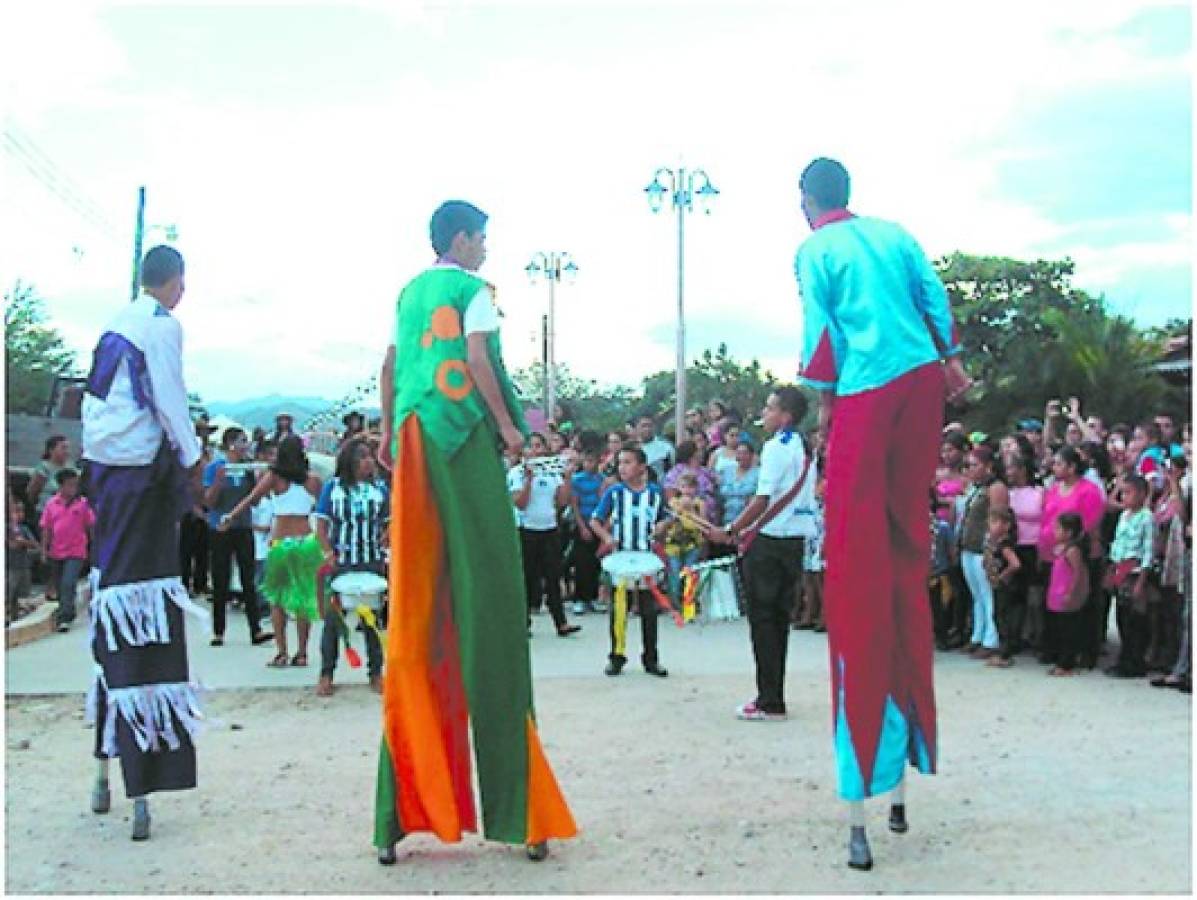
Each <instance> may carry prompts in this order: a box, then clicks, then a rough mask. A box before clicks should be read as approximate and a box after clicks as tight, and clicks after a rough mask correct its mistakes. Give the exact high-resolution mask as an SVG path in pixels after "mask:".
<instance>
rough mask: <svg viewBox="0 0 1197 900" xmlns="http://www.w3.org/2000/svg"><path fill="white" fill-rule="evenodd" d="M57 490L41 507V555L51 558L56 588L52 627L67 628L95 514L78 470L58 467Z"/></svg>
mask: <svg viewBox="0 0 1197 900" xmlns="http://www.w3.org/2000/svg"><path fill="white" fill-rule="evenodd" d="M54 477H55V480H56V481H57V483H58V493H56V494H55V495H54V496H53V497H51V498H50V500H49V502H48V503H46V508H45V509H44V510H42V521H41V526H42V555H43V556H44V557H45V558H46V559H48V560H49V561H50V580H51V581H52V582H53V583H54V584H55V585H57V587H58V611H57V612H56V613H55V615H54V624H55V627H56V628H57V629H58V630H59V631H61V632H65V631H69V630H70V627H71V623H72V622H73V621H75V589H76V587H77V586H78V583H79V578H80V577H81V576H82V575H83V573H84V572H85V571H86V570H87V551H88V546H89V544H90V542H91V531H92V528H93V527H94V526H95V524H96V517H95V514H94V513H93V512H92V510H91V506H89V505H88V503H87V498H86V497H81V496H79V473H78V472H76V471H75V470H74V469H71V468H66V469H61V470H59V472H58V474H57V475H55V476H54Z"/></svg>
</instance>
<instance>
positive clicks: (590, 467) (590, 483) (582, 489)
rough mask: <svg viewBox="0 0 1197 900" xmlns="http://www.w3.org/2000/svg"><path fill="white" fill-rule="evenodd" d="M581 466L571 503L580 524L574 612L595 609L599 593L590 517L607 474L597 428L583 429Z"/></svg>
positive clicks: (574, 478) (575, 475) (576, 540)
mask: <svg viewBox="0 0 1197 900" xmlns="http://www.w3.org/2000/svg"><path fill="white" fill-rule="evenodd" d="M579 438H580V442H581V457H580V465H581V468H580V469H579V470H578V471H577V472H574V473H573V475H572V477H571V478H570V499H569V502H570V506H571V507H572V508H573V519H574V523H575V524H576V527H577V533H576V534H575V536H574V583H575V591H574V593H575V598H574V614H575V615H582V614H583V613H587V612H594V611H595V608H596V607H595V604H596V603H597V602H598V594H599V559H598V539H597V538H596V537H595V536H594V532H593V531H591V530H590V517H591V516H592V515H594V511H595V509H596V508H597V507H598V504H599V498H600V497H601V496H602V492H603V476H602V473H601V472H599V450H600V447H601V438H599V436H598V435H597V434H595V433H594V432H593V431H583V432H582V433H581V435H580V436H579Z"/></svg>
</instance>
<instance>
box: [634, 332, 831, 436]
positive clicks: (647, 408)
mask: <svg viewBox="0 0 1197 900" xmlns="http://www.w3.org/2000/svg"><path fill="white" fill-rule="evenodd" d="M674 381H675V379H674V372H673V371H672V370H668V369H667V370H665V371H661V372H654V373H653V374H652V375H649V376H647V377H646V378H645V379H644V381H643V389H642V394H643V400H642V404H641V410H639V411H643V412H647V413H650V414H652V415H654V416H656V417H657V418H658V420H659V421H663V422H665V427H666V429H667V430H669V431H672V424H671V423H672V418H673V415H674V408H675V404H676V398H677V393H676V390H675V384H674ZM778 382H779V379H778V378H777V376H775V375H774V374H773V373H772V372H770V371H769V370H768V369H764V368H762V366H761V364H760V361H759V360H756V359H753V360H750V361H749V362H748V363H746V364H745V363H741V362H739V361H737V360H736V359H734V358H733V357H732V356H731V355H730V354H729V353H728V350H727V345H726V344H720V345H719V346H718V347H716V348H715V349H714V350H711V349H709V348H708V349H706V350H704V351H703V352H702V355H701V356H699V357H698V358H697V359H695V360H694V362H693V363H692V364H691V365H690V366H688V367H687V368H686V396H687V405H688V406H704V407H705V406H706V405H707V404H708V403H710V402H711V401H712V400H720V401H722V403H723V404H724V405H725V406H726V407H727V408H729V409H733V410H735V411H736V412H738V413H739V414H740V416H741V417H742V418H743V419H744V420H745V421H746V422H749V423H750V422H752V421H753V420H754V419H756V417H757V414H758V413H759V412H760V409H761V407H762V406H764V405H765V400H766V399H767V398H768V396H769V390H770V388H772V387H773V386H774V385H776V384H777V383H778ZM803 391H804V393H806V394H807V397H808V399H809V400H810V406H811V412H810V414H809V415H808V417H807V419H806V421H804V422H803V423H802V424H801V427H803V428H807V427H810V425H811V424H812V423H813V422H814V419H815V412H814V410H815V392H814V391H810V390H808V389H806V388H803Z"/></svg>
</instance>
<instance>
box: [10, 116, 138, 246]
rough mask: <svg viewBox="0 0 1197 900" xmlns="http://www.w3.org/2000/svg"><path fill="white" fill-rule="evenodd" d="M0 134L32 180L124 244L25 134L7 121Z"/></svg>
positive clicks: (99, 212) (109, 222) (93, 205)
mask: <svg viewBox="0 0 1197 900" xmlns="http://www.w3.org/2000/svg"><path fill="white" fill-rule="evenodd" d="M0 137H2V138H3V141H2V146H3V148H4V151H5V153H7V154H8V155H9V156H10V157H12V158H13V159H14V160H16V161H17V162H19V163H21V165H22V166H23V167H24V169H25V170H26V172H27V173H28V174H29V175H30V176H32V177H33V178H34V180H36V181H37V182H38V183H39V184H40V185H41V186H42V187H44V188H45V189H46V190H48V191H49V192H51V193H52V194H54V196H56V197H57V198H58V199H59V200H61V201H62V202H63V203H64V204H65V205H66V206H67V207H69V208H70V209H71V210H72V211H73V212H75V213H76V214H77V215H79V217H80V218H82V219H83V220H84V221H86V222H87V223H88V224H89V225H91V226H92V227H93V228H95V229H96V230H97V231H98V232H100V233H101V234H103V235H104V236H105V237H107V238H108V239H109V240H111V241H112V242H113V243H114V244H116V245H117V246H121V247H123V246H124V243H125V242H124V240H123V239H122V238H121V237H120V236H119V230H118V229H117V228H116V226H115V225H114V224H113V222H112V220H111V219H109V218H108V216H107V215H105V214H104V212H103V211H102V210H101V209H100V207H99V206H98V205H97V204H96V203H95V202H94V201H92V200H91V199H90V198H89V197H87V195H86V194H85V193H84V192H83V190H82V189H81V188H79V187H78V185H77V184H76V183H75V182H74V181H73V180H72V179H70V178H69V177H68V176H67V175H66V174H65V173H64V172H63V171H62V169H61V167H60V166H58V165H57V164H56V163H55V162H54V161H53V160H52V159H50V158H49V157H48V156H47V155H46V154H45V153H44V152H43V151H41V150H40V149H39V148H38V147H37V146H36V145H35V144H33V142H32V141H31V140H30V139H29V138H27V137H22V136H21V135H20V134H19V133H18V132H17V131H16V129H15V128H14V127H13V126H12V125H11V124H8V123H6V124H5V126H4V130H3V133H2V134H0Z"/></svg>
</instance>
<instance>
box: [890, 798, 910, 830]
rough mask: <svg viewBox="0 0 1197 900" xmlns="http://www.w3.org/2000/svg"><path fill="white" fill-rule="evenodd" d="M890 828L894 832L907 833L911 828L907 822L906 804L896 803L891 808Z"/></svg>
mask: <svg viewBox="0 0 1197 900" xmlns="http://www.w3.org/2000/svg"><path fill="white" fill-rule="evenodd" d="M889 830H890V831H892V832H893V833H894V834H905V833H906V832H907V831H909V830H910V826H909V825H907V824H906V805H905V804H904V803H894V804H892V805H891V806H890V808H889Z"/></svg>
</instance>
